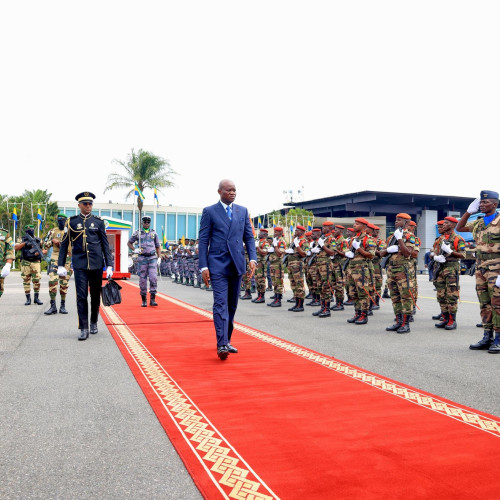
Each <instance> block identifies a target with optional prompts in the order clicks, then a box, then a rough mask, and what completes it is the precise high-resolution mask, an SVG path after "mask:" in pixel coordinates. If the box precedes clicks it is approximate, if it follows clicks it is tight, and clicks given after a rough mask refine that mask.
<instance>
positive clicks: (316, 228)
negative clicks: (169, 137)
mask: <svg viewBox="0 0 500 500" xmlns="http://www.w3.org/2000/svg"><path fill="white" fill-rule="evenodd" d="M320 231H321V229H320V228H319V227H315V228H314V229H313V232H314V233H316V232H320Z"/></svg>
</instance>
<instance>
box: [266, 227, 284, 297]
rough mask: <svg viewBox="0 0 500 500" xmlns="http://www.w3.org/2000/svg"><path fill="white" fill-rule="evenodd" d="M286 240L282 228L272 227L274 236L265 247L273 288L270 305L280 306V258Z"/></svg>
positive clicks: (281, 289)
mask: <svg viewBox="0 0 500 500" xmlns="http://www.w3.org/2000/svg"><path fill="white" fill-rule="evenodd" d="M285 250H286V241H285V238H283V228H282V227H280V226H276V227H275V228H274V238H273V240H272V245H271V246H270V247H269V248H268V249H267V253H268V254H269V263H270V266H271V279H272V282H273V288H274V300H273V302H270V303H269V304H267V305H268V306H270V307H281V299H282V298H283V291H284V285H283V277H284V274H285V273H284V271H283V262H282V258H283V256H284V255H285Z"/></svg>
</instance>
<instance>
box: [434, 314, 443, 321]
mask: <svg viewBox="0 0 500 500" xmlns="http://www.w3.org/2000/svg"><path fill="white" fill-rule="evenodd" d="M432 319H437V320H439V321H443V319H444V316H443V313H442V312H440V313H439V314H435V315H434V316H432Z"/></svg>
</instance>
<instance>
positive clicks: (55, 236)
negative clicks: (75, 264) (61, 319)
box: [42, 213, 73, 315]
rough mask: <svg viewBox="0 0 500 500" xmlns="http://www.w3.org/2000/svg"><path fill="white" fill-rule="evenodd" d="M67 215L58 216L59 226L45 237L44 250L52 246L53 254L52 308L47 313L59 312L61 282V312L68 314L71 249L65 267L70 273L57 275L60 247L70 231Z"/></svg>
mask: <svg viewBox="0 0 500 500" xmlns="http://www.w3.org/2000/svg"><path fill="white" fill-rule="evenodd" d="M66 220H67V217H66V215H65V214H62V213H61V214H59V215H58V216H57V227H55V228H54V229H51V230H50V231H49V234H48V235H47V236H48V237H47V238H46V239H45V242H44V244H43V248H42V250H48V249H49V248H52V255H51V257H50V264H49V266H50V273H49V295H50V309H48V310H47V311H45V312H44V314H46V315H50V314H57V307H56V297H57V283H58V282H59V293H60V295H61V307H60V308H59V312H60V313H61V314H68V311H67V310H66V295H67V294H68V287H69V279H70V278H71V275H72V274H73V271H72V269H71V249H68V256H67V257H66V264H65V265H64V267H65V268H66V271H68V274H67V275H66V276H63V277H59V276H58V275H57V261H58V260H59V247H60V246H61V240H62V239H63V236H64V234H65V233H66V232H67V231H68V229H67V228H66V227H65V226H66Z"/></svg>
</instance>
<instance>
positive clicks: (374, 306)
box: [370, 295, 380, 311]
mask: <svg viewBox="0 0 500 500" xmlns="http://www.w3.org/2000/svg"><path fill="white" fill-rule="evenodd" d="M370 309H373V310H374V311H376V310H377V309H380V296H379V295H377V296H376V297H375V303H373V302H372V305H371V307H370Z"/></svg>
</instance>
